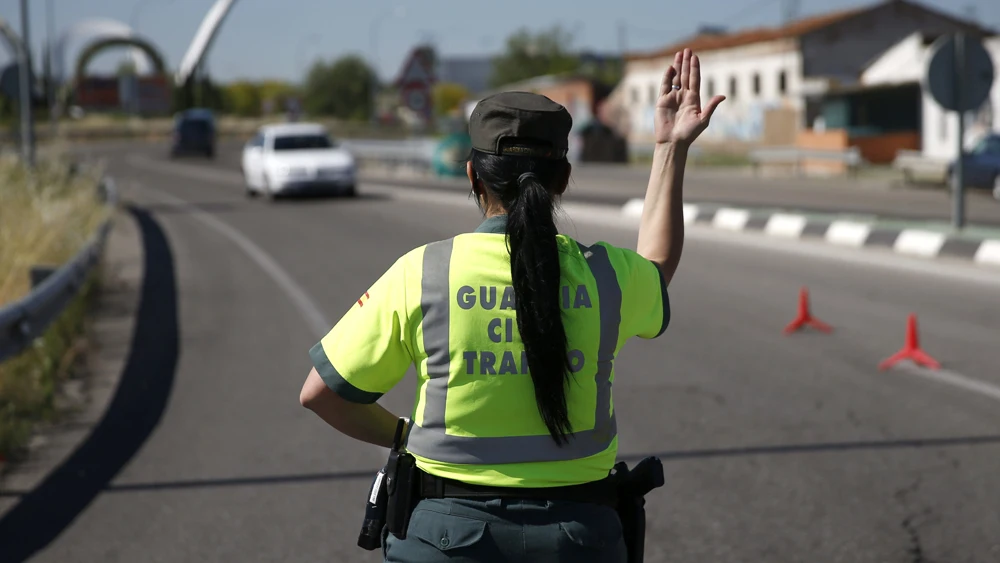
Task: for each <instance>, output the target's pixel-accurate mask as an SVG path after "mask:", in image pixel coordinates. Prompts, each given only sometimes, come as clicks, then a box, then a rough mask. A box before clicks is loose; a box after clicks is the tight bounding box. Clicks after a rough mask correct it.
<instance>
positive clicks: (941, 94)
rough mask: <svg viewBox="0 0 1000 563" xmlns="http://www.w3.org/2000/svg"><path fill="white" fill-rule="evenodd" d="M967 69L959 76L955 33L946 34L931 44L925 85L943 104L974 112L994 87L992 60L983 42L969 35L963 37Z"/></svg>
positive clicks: (953, 108)
mask: <svg viewBox="0 0 1000 563" xmlns="http://www.w3.org/2000/svg"><path fill="white" fill-rule="evenodd" d="M964 43H965V45H964V47H965V72H964V73H963V74H964V76H961V77H960V76H959V74H958V73H959V65H958V60H957V57H956V47H957V41H956V36H955V35H946V36H944V37H941V38H940V39H938V40H937V41H935V42H934V45H933V46H931V56H930V62H929V63H928V65H927V75H926V85H927V88H928V89H929V90H930V92H931V95H932V96H933V97H934V99H935V100H936V101H937V103H939V104H941V107H943V108H944V109H947V110H951V111H972V110H975V109H978V108H979V106H981V105H982V104H983V102H985V101H986V98H987V97H988V96H989V95H990V89H991V88H992V87H993V75H994V73H993V60H992V59H991V58H990V54H989V53H988V52H987V51H986V49H985V48H983V44H982V43H981V42H980V41H979V40H978V39H976V38H974V37H969V36H968V35H966V36H965V38H964ZM959 80H961V85H962V90H964V92H963V96H962V97H963V98H964V102H965V103H964V104H959V99H958V95H959V92H958V88H957V86H958V84H959Z"/></svg>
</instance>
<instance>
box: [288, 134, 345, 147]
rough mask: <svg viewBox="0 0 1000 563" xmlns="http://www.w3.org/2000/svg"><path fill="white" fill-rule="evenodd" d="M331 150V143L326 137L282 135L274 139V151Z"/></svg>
mask: <svg viewBox="0 0 1000 563" xmlns="http://www.w3.org/2000/svg"><path fill="white" fill-rule="evenodd" d="M329 148H333V141H331V140H330V137H327V136H326V135H316V134H312V135H282V136H280V137H275V138H274V150H276V151H297V150H308V149H329Z"/></svg>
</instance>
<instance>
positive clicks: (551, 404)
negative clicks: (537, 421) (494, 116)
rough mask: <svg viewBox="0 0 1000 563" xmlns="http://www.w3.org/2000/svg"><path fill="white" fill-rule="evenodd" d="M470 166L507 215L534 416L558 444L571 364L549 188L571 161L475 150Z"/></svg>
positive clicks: (565, 428) (564, 428) (565, 419)
mask: <svg viewBox="0 0 1000 563" xmlns="http://www.w3.org/2000/svg"><path fill="white" fill-rule="evenodd" d="M472 167H473V170H475V171H476V174H477V175H478V176H479V178H480V179H481V180H482V181H483V184H484V185H485V187H487V188H488V189H489V190H490V191H491V192H493V195H494V196H495V198H496V199H499V200H500V203H501V204H502V205H503V207H504V209H505V210H506V213H507V244H508V249H509V250H510V270H511V278H512V279H513V284H514V300H515V309H516V313H517V328H518V331H519V332H520V334H521V341H522V342H523V344H524V352H525V355H526V356H527V360H528V370H529V372H530V374H531V381H532V383H533V385H534V388H535V403H536V404H537V405H538V412H539V414H540V415H541V417H542V420H543V421H544V422H545V426H546V427H548V429H549V434H551V435H552V438H553V439H554V440H555V441H556V443H557V444H560V445H562V444H565V443H566V442H567V441H568V437H567V434H570V433H572V427H571V425H570V422H569V411H568V409H567V406H566V385H567V383H568V381H569V376H570V375H569V374H570V362H569V358H568V355H567V348H568V344H567V341H566V330H565V328H564V327H563V319H562V308H561V307H560V299H559V293H560V267H559V249H558V246H557V241H556V235H557V234H558V230H557V229H556V225H555V220H554V217H553V215H554V212H555V203H554V201H553V197H554V196H553V190H552V189H551V187H552V186H554V185H555V184H556V183H557V182H565V181H567V180H568V174H569V163H568V161H566V160H565V159H562V160H544V159H533V158H528V157H523V156H495V155H488V154H485V153H481V152H477V151H474V152H473V155H472ZM546 186H549V187H548V188H547V187H546Z"/></svg>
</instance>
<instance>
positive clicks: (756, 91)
mask: <svg viewBox="0 0 1000 563" xmlns="http://www.w3.org/2000/svg"><path fill="white" fill-rule="evenodd" d="M753 93H754V95H755V96H759V95H760V75H759V74H755V75H753Z"/></svg>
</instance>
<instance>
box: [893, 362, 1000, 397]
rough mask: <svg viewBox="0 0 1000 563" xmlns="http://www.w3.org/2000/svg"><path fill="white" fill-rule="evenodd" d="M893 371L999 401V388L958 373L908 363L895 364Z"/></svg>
mask: <svg viewBox="0 0 1000 563" xmlns="http://www.w3.org/2000/svg"><path fill="white" fill-rule="evenodd" d="M893 369H896V370H899V371H905V372H907V373H910V374H913V375H919V376H920V377H923V378H926V379H931V380H934V381H938V382H940V383H945V384H947V385H951V386H953V387H960V388H962V389H965V390H966V391H972V392H973V393H978V394H980V395H983V396H984V397H989V398H991V399H994V400H997V401H1000V387H997V386H996V385H992V384H990V383H986V382H985V381H979V380H978V379H973V378H971V377H968V376H965V375H962V374H960V373H956V372H953V371H949V370H946V369H939V370H932V369H927V368H925V367H921V366H918V365H915V364H913V363H910V362H906V363H900V364H897V365H896V366H895V367H894V368H893Z"/></svg>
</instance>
